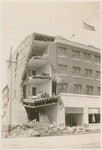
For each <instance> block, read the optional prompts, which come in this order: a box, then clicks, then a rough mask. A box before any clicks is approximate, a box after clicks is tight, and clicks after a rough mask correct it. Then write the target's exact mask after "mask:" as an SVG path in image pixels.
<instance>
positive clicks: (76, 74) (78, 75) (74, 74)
mask: <svg viewBox="0 0 102 150" xmlns="http://www.w3.org/2000/svg"><path fill="white" fill-rule="evenodd" d="M74 69H76V70H77V69H79V71H78V73H75V70H74ZM73 76H74V77H81V67H75V66H73Z"/></svg>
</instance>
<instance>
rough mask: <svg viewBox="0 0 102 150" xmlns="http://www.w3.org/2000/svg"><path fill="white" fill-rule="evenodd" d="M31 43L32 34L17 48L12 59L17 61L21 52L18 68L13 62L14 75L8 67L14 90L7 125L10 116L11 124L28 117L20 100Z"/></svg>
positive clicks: (20, 121)
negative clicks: (22, 78) (17, 115)
mask: <svg viewBox="0 0 102 150" xmlns="http://www.w3.org/2000/svg"><path fill="white" fill-rule="evenodd" d="M31 45H32V35H31V36H28V37H27V38H25V39H24V41H23V42H22V43H21V44H20V45H19V47H18V48H17V49H16V51H15V52H14V53H13V55H12V61H16V56H17V53H18V54H19V55H18V62H17V69H16V70H15V67H16V64H15V63H13V64H12V75H11V74H10V69H8V74H9V78H8V86H9V89H10V80H11V79H12V90H11V89H10V90H11V93H12V101H11V109H9V108H10V107H8V110H7V112H8V113H7V116H5V117H6V125H9V124H10V119H9V118H10V116H11V124H19V123H20V124H21V123H24V120H26V119H27V116H26V110H25V109H24V106H23V105H20V101H21V98H22V88H21V81H22V80H21V77H22V74H23V72H24V70H25V67H26V64H27V60H28V56H29V55H30V49H31ZM14 91H16V95H15V94H14ZM17 103H18V105H17ZM9 104H10V103H9ZM9 104H8V105H9ZM16 105H17V106H16ZM19 105H20V107H19ZM14 106H15V107H14ZM21 108H22V110H21ZM10 112H11V114H10ZM20 112H22V113H20ZM14 114H15V115H14ZM16 114H19V117H16ZM22 114H23V116H22Z"/></svg>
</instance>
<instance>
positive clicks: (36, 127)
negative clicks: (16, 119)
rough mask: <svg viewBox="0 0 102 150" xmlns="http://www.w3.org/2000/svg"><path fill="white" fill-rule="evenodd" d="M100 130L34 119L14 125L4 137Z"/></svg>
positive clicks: (80, 132)
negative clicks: (40, 121) (41, 121)
mask: <svg viewBox="0 0 102 150" xmlns="http://www.w3.org/2000/svg"><path fill="white" fill-rule="evenodd" d="M96 132H100V129H94V130H93V129H91V128H89V127H79V126H73V127H69V126H64V125H59V126H58V125H57V124H55V123H53V124H44V123H39V122H35V121H32V122H30V123H27V124H23V125H17V126H12V129H11V132H10V134H9V135H7V133H4V134H3V137H5V138H7V137H35V136H37V137H39V136H54V135H70V134H84V133H96Z"/></svg>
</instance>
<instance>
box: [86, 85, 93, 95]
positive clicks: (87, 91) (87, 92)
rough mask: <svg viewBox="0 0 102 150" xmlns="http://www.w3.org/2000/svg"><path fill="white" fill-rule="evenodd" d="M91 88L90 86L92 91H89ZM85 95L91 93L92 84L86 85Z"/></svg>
mask: <svg viewBox="0 0 102 150" xmlns="http://www.w3.org/2000/svg"><path fill="white" fill-rule="evenodd" d="M87 88H88V89H87ZM91 88H92V91H91V92H90V89H91ZM86 95H93V86H88V85H86Z"/></svg>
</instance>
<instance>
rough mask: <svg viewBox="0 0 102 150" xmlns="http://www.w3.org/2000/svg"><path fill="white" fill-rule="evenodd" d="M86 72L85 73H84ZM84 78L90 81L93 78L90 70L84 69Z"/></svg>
mask: <svg viewBox="0 0 102 150" xmlns="http://www.w3.org/2000/svg"><path fill="white" fill-rule="evenodd" d="M86 71H87V72H86ZM89 71H91V72H90V73H91V75H89V74H90V73H89ZM86 73H87V75H86ZM85 78H88V79H92V78H93V74H92V69H85Z"/></svg>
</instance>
